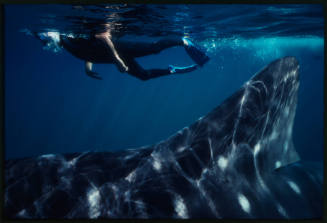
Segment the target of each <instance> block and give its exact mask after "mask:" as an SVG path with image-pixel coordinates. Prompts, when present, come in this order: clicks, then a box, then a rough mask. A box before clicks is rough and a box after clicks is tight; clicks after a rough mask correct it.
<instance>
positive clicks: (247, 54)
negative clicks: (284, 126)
mask: <svg viewBox="0 0 327 223" xmlns="http://www.w3.org/2000/svg"><path fill="white" fill-rule="evenodd" d="M104 21H105V22H107V23H109V24H111V25H112V27H113V28H112V32H113V33H115V34H116V35H121V36H125V38H130V39H136V40H138V39H142V40H147V39H158V38H163V37H166V36H170V35H179V36H188V37H190V38H192V39H194V40H195V41H196V42H197V43H198V44H200V45H202V46H204V47H206V48H207V51H208V55H209V56H210V57H211V60H210V61H209V62H208V63H207V64H206V65H205V66H204V67H203V68H202V69H199V70H196V71H194V72H192V73H187V74H183V75H172V76H166V77H161V78H157V79H152V80H149V81H146V82H142V81H140V80H138V79H136V78H134V77H132V76H130V75H128V74H126V73H120V72H119V71H118V70H117V69H116V67H115V66H114V65H109V64H103V65H95V67H94V68H95V70H96V71H97V72H98V73H99V74H100V75H101V76H102V77H103V80H102V81H99V80H96V79H91V78H90V77H88V76H86V75H85V73H84V62H83V61H81V60H79V59H77V58H75V57H73V56H72V55H71V54H69V53H68V52H66V51H64V50H62V51H60V52H57V53H55V52H52V51H51V50H45V49H43V46H42V44H41V42H40V41H39V40H37V39H36V38H34V37H32V36H30V35H27V34H26V31H27V30H33V31H60V32H66V33H80V34H87V33H88V32H90V31H91V30H96V29H98V27H99V24H103V22H104ZM323 27H324V23H323V7H322V6H321V5H314V4H312V5H145V6H144V5H115V6H113V5H98V6H89V7H86V6H70V5H6V6H5V157H6V159H11V158H18V157H27V156H34V155H40V154H49V153H52V154H53V153H71V152H83V151H113V150H120V149H125V148H131V147H139V146H144V145H151V144H153V143H156V142H158V141H160V140H164V139H166V138H167V137H169V136H170V135H172V134H174V133H175V132H176V131H178V130H180V129H182V128H183V127H185V126H188V125H190V124H191V123H193V122H194V121H196V120H197V119H198V118H199V117H201V116H203V115H205V114H207V113H208V112H209V111H211V110H212V109H213V108H215V107H216V106H218V105H219V104H220V103H221V102H222V101H223V100H224V99H226V98H227V97H228V96H230V95H231V94H232V93H233V92H235V91H236V90H238V89H239V88H240V86H241V85H242V84H243V83H244V82H245V81H247V80H248V79H249V78H250V77H251V76H252V75H254V74H255V73H256V72H258V71H259V70H260V69H261V68H262V67H264V66H265V65H267V64H268V63H270V62H271V61H273V60H275V59H277V58H280V57H283V56H295V57H296V58H297V59H298V60H299V63H300V88H299V95H298V97H299V98H298V107H297V113H296V117H295V123H294V130H293V139H294V145H295V147H296V149H297V151H298V152H299V154H300V156H301V158H302V159H305V160H312V161H320V160H322V156H323V112H324V111H323V87H324V86H323V80H324V37H323ZM137 61H139V62H140V63H141V64H142V66H144V67H145V68H154V67H163V68H165V67H167V66H168V64H173V65H177V66H179V65H180V66H184V65H189V64H191V63H192V61H191V59H190V58H189V57H188V56H187V55H186V53H185V51H184V49H183V48H178V47H177V48H171V49H168V50H165V51H163V52H162V53H160V54H158V55H154V56H148V57H144V58H140V59H137Z"/></svg>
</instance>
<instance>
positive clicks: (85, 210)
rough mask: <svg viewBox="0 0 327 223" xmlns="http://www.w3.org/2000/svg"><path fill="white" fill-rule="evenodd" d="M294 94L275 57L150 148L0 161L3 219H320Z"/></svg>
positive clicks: (292, 64) (293, 75) (293, 79)
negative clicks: (298, 139)
mask: <svg viewBox="0 0 327 223" xmlns="http://www.w3.org/2000/svg"><path fill="white" fill-rule="evenodd" d="M298 88H299V63H298V62H297V60H296V59H295V58H294V57H284V58H281V59H278V60H275V61H273V62H271V63H270V64H269V65H267V66H266V67H264V68H263V69H262V70H261V71H259V72H258V73H257V74H255V75H254V76H253V77H252V78H250V79H249V80H248V81H247V82H246V83H244V85H243V86H241V87H240V89H239V90H238V91H236V92H235V93H234V94H232V95H231V96H230V97H228V98H227V99H226V100H225V101H223V102H222V103H221V104H220V105H219V106H218V107H216V108H215V109H213V110H212V111H211V112H209V113H208V114H207V115H205V116H203V117H201V118H199V120H197V121H196V122H194V123H193V124H191V125H190V126H188V127H185V128H184V129H182V130H180V131H179V132H177V133H176V134H174V135H172V136H171V137H169V138H168V139H166V140H163V141H161V142H159V143H157V144H154V145H151V146H144V147H141V148H133V149H126V150H122V151H118V152H84V153H70V154H46V155H41V156H36V157H28V158H20V159H12V160H6V161H5V193H4V196H5V198H4V216H5V218H7V219H13V218H27V219H59V218H64V219H65V218H66V219H74V218H76V219H84V218H85V219H102V218H105V219H107V218H124V219H125V218H156V219H158V218H187V219H189V218H191V219H193V218H201V219H206V218H224V219H239V218H243V219H253V218H258V219H319V218H322V212H323V195H322V194H323V177H322V168H323V167H322V164H320V163H310V162H305V161H302V160H300V157H299V154H298V153H297V151H296V149H295V148H294V145H293V141H292V130H293V122H294V116H295V113H296V105H297V94H298Z"/></svg>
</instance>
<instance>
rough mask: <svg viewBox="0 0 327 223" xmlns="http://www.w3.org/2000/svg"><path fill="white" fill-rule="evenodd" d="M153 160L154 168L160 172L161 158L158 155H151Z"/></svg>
mask: <svg viewBox="0 0 327 223" xmlns="http://www.w3.org/2000/svg"><path fill="white" fill-rule="evenodd" d="M151 156H152V158H153V160H152V166H153V168H154V169H155V170H157V171H160V170H161V167H162V165H161V161H160V157H159V154H157V153H152V154H151Z"/></svg>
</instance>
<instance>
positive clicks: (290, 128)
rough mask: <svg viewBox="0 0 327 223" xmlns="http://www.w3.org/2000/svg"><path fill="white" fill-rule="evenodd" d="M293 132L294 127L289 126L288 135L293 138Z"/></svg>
mask: <svg viewBox="0 0 327 223" xmlns="http://www.w3.org/2000/svg"><path fill="white" fill-rule="evenodd" d="M292 132H293V125H289V126H288V128H287V135H288V136H291V135H292Z"/></svg>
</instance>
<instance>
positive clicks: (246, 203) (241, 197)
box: [238, 194, 251, 213]
mask: <svg viewBox="0 0 327 223" xmlns="http://www.w3.org/2000/svg"><path fill="white" fill-rule="evenodd" d="M238 203H239V204H240V205H241V207H242V209H243V211H245V212H246V213H250V211H251V206H250V203H249V201H248V199H247V198H246V197H245V196H244V195H243V194H239V195H238Z"/></svg>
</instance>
